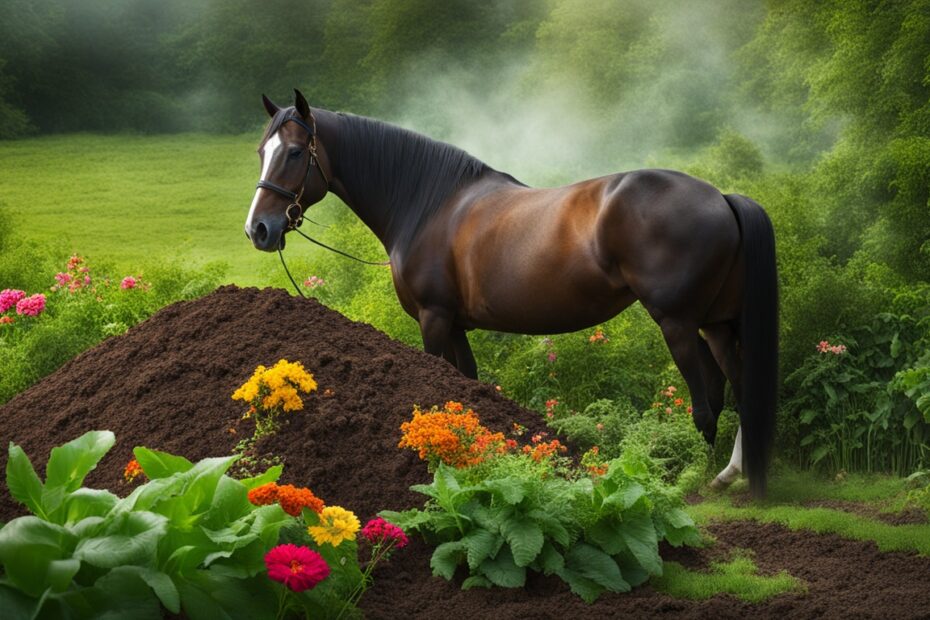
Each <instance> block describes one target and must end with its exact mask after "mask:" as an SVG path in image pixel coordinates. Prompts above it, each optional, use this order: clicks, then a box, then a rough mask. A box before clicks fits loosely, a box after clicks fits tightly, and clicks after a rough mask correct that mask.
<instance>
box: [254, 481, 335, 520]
mask: <svg viewBox="0 0 930 620" xmlns="http://www.w3.org/2000/svg"><path fill="white" fill-rule="evenodd" d="M249 501H250V502H251V503H252V504H254V505H256V506H267V505H268V504H274V503H275V502H277V503H279V504H281V508H282V509H283V510H284V512H286V513H287V514H289V515H291V516H292V517H298V516H300V512H301V510H303V509H304V508H309V509H310V510H312V511H313V512H315V513H317V514H319V513H320V512H321V511H322V510H323V500H321V499H320V498H318V497H317V496H316V495H314V494H313V491H311V490H310V489H307V488H305V487H295V486H294V485H292V484H284V485H280V486H279V485H277V484H275V483H274V482H269V483H268V484H263V485H261V486H260V487H255V488H254V489H252V490H251V491H249Z"/></svg>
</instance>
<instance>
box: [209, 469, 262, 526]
mask: <svg viewBox="0 0 930 620" xmlns="http://www.w3.org/2000/svg"><path fill="white" fill-rule="evenodd" d="M248 494H249V491H248V489H247V488H246V486H245V485H244V484H242V483H241V482H240V481H238V480H234V479H232V478H230V477H229V476H221V477H220V481H219V482H218V483H217V485H216V492H215V493H214V494H213V502H212V503H211V505H210V509H209V510H208V511H207V514H206V516H205V519H204V521H203V523H204V525H206V526H207V527H214V528H215V527H221V526H223V525H225V524H227V523H230V522H232V521H235V520H236V519H239V518H240V517H242V516H243V515H246V514H248V513H249V512H251V510H252V504H251V503H249V495H248Z"/></svg>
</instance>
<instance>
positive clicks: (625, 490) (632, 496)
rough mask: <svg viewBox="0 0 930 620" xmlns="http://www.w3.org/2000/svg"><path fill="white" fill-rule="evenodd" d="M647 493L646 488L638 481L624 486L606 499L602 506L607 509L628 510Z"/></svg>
mask: <svg viewBox="0 0 930 620" xmlns="http://www.w3.org/2000/svg"><path fill="white" fill-rule="evenodd" d="M645 494H646V490H645V489H644V488H643V487H642V485H641V484H639V483H638V482H632V483H630V484H628V485H625V486H622V487H620V488H619V489H617V490H616V491H614V492H613V493H611V494H610V495H608V496H607V497H606V498H605V499H604V503H603V504H602V505H601V508H602V509H603V510H605V511H611V510H614V511H617V512H619V511H622V510H627V509H628V508H629V507H630V506H632V505H633V504H635V503H636V502H637V501H639V499H640V498H641V497H643V496H644V495H645Z"/></svg>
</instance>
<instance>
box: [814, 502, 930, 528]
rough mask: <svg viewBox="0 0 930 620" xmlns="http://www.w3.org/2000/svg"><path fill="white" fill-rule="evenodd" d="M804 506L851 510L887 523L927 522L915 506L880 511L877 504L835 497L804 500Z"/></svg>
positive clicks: (922, 512) (916, 523)
mask: <svg viewBox="0 0 930 620" xmlns="http://www.w3.org/2000/svg"><path fill="white" fill-rule="evenodd" d="M804 507H805V508H832V509H833V510H842V511H843V512H851V513H853V514H856V515H859V516H860V517H866V518H868V519H874V520H876V521H881V522H882V523H887V524H888V525H922V524H924V523H927V513H925V512H924V511H923V510H919V509H917V508H905V509H904V510H901V511H900V512H882V510H881V508H880V507H879V506H874V505H871V504H860V503H858V502H849V501H844V500H835V499H834V500H812V501H809V502H804Z"/></svg>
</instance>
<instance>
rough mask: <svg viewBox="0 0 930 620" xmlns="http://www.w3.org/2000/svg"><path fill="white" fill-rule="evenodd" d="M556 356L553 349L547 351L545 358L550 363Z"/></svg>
mask: <svg viewBox="0 0 930 620" xmlns="http://www.w3.org/2000/svg"><path fill="white" fill-rule="evenodd" d="M558 357H559V356H558V355H556V352H555V351H549V354H548V355H546V359H548V360H549V362H550V363H551V362H554V361H555V360H556V359H557V358H558Z"/></svg>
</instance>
